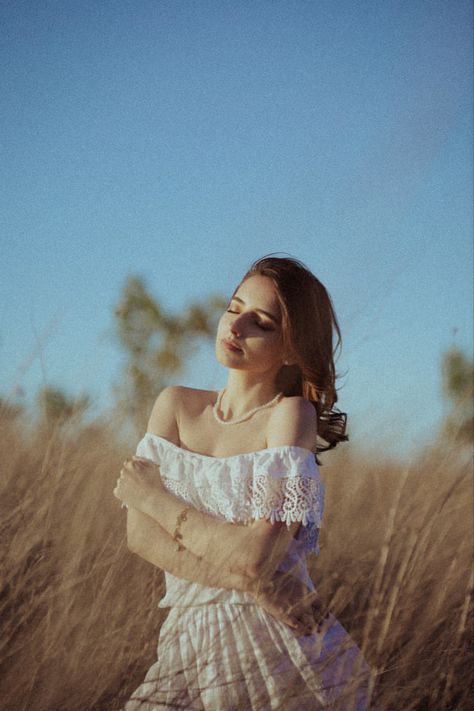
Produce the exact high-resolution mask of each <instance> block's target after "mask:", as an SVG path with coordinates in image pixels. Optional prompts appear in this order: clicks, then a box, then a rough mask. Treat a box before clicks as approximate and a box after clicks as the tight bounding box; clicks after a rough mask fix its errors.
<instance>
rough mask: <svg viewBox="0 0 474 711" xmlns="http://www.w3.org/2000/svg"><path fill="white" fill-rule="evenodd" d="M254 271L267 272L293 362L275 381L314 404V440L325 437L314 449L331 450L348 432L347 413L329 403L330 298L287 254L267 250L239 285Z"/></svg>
mask: <svg viewBox="0 0 474 711" xmlns="http://www.w3.org/2000/svg"><path fill="white" fill-rule="evenodd" d="M255 274H259V275H261V276H266V277H269V278H270V279H271V280H272V281H273V283H274V285H275V287H276V292H277V296H278V300H279V302H280V307H281V313H282V334H283V344H284V346H285V347H286V348H287V352H288V353H291V354H292V361H293V363H292V364H290V365H284V366H282V368H281V370H280V372H279V374H278V376H277V377H278V380H277V385H278V386H279V388H280V390H281V391H282V392H283V393H284V394H285V395H286V396H290V395H301V396H303V397H304V398H306V400H309V401H310V402H311V403H312V404H313V405H314V407H315V409H316V415H317V424H318V439H322V440H323V442H324V444H319V443H318V444H317V446H316V453H317V452H324V451H326V450H328V449H333V448H334V447H335V446H336V445H337V444H338V443H339V442H343V441H347V440H348V439H349V437H348V436H347V434H346V424H347V415H346V413H344V412H340V411H339V410H337V409H336V408H334V405H335V403H336V402H337V392H336V378H337V374H336V369H335V365H334V356H335V355H336V352H337V350H338V349H340V348H341V343H342V339H341V331H340V329H339V324H338V322H337V318H336V314H335V311H334V307H333V304H332V301H331V297H330V296H329V294H328V292H327V290H326V288H325V287H324V286H323V284H321V282H320V281H319V279H317V278H316V277H315V276H314V274H313V273H312V272H311V271H310V270H309V269H308V268H307V267H306V266H305V265H304V264H303V263H302V262H300V261H299V260H298V259H294V258H292V257H290V258H286V257H273V256H272V255H271V254H270V255H267V256H265V257H262V258H261V259H258V260H256V261H255V262H254V263H253V264H252V265H251V267H250V269H249V270H248V271H247V272H246V274H245V275H244V277H243V279H242V280H241V282H240V284H243V282H244V281H246V280H247V279H248V278H249V277H251V276H254V275H255ZM240 284H239V286H240ZM238 288H239V287H237V289H238ZM237 289H236V291H237ZM333 334H335V335H336V344H335V346H334V345H333ZM316 461H318V459H317V457H316Z"/></svg>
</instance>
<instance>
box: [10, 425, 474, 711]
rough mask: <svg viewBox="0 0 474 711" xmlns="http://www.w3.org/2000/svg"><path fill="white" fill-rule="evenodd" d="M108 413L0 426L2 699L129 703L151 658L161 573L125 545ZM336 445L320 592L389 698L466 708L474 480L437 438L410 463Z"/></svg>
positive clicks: (90, 705)
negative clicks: (94, 418) (100, 419)
mask: <svg viewBox="0 0 474 711" xmlns="http://www.w3.org/2000/svg"><path fill="white" fill-rule="evenodd" d="M112 432H113V428H112V427H108V426H107V425H105V424H101V425H95V426H91V427H88V428H82V429H81V428H79V427H76V428H74V427H72V426H70V427H69V428H63V430H61V429H59V428H57V429H56V430H54V429H49V430H48V429H44V428H41V427H38V428H36V429H31V430H27V429H26V428H25V425H21V423H17V424H15V422H14V421H12V420H11V419H8V418H7V417H6V418H4V419H3V420H2V421H1V422H0V438H1V443H2V454H1V459H2V475H1V481H0V488H1V493H0V528H1V541H2V554H1V561H0V573H1V585H0V618H1V626H2V634H1V641H0V706H1V708H2V709H4V710H5V711H6V710H10V709H11V710H12V711H20V710H21V709H28V710H30V709H34V710H35V711H56V710H57V711H75V710H76V709H77V710H78V711H79V710H80V711H85V710H86V709H98V710H102V709H104V710H105V709H107V710H110V711H114V710H116V709H119V708H120V706H121V705H122V704H123V702H124V701H125V700H126V699H127V698H128V697H129V695H130V693H131V692H132V691H133V690H134V689H135V688H136V687H137V686H138V684H139V683H140V682H141V681H142V680H143V676H144V674H145V672H146V670H147V669H148V667H149V666H150V665H151V664H152V662H153V661H154V660H155V654H156V643H157V639H158V632H159V628H160V624H161V621H162V619H163V615H164V614H166V611H163V610H160V609H158V608H157V603H158V601H159V599H160V597H161V595H162V594H163V576H162V573H161V571H159V570H157V569H154V568H153V567H152V566H151V565H150V564H148V563H146V562H144V561H141V560H140V559H139V558H138V557H137V556H134V555H132V554H131V553H130V552H128V550H127V548H126V542H125V529H124V523H125V514H124V511H123V510H121V509H120V506H119V502H118V501H117V500H116V499H115V498H114V497H113V495H112V490H113V488H114V485H115V480H116V478H117V476H118V471H119V469H120V466H121V462H122V461H123V459H124V457H125V456H127V455H128V454H130V451H131V448H130V446H128V447H127V446H126V444H124V443H123V442H121V443H120V442H117V441H116V439H115V438H114V435H113V434H112ZM339 449H340V450H341V451H340V452H339V451H338V450H336V451H335V452H334V453H329V454H328V455H326V457H325V460H324V461H325V464H324V466H323V467H322V475H323V479H324V481H325V486H326V508H325V519H324V527H323V534H322V540H321V551H322V552H321V556H320V557H319V558H318V559H315V560H314V561H312V562H311V572H312V575H313V579H314V580H315V583H316V586H317V588H318V590H319V592H320V593H321V595H322V597H323V599H324V600H325V601H326V602H327V603H328V604H329V605H330V608H331V609H332V611H333V612H334V613H335V614H336V616H337V617H338V618H339V619H340V621H341V622H342V624H343V625H344V626H345V627H346V629H347V630H348V631H349V632H350V633H351V635H352V636H353V638H354V639H355V640H356V641H357V642H358V643H359V644H360V645H361V646H362V647H363V649H364V652H365V654H366V657H367V659H368V661H369V663H370V664H371V666H372V667H373V669H374V675H373V679H372V682H373V700H374V704H375V705H376V707H377V708H378V709H379V711H380V710H382V711H385V710H386V709H387V710H388V709H394V710H396V711H401V710H403V711H409V710H410V709H451V708H452V709H468V708H469V709H470V708H471V705H472V695H470V688H469V680H470V674H471V663H472V656H471V648H470V642H471V635H472V617H471V608H470V606H469V601H470V594H471V592H472V576H470V573H471V554H472V528H471V518H472V480H471V468H470V465H469V463H468V464H466V463H462V462H461V461H459V460H456V459H455V457H454V453H453V452H448V451H446V450H443V451H441V450H437V449H436V448H433V449H432V450H431V451H430V452H427V453H426V456H425V457H424V458H422V459H420V461H418V462H417V463H413V464H412V465H411V466H410V467H403V466H401V465H400V464H397V463H393V462H392V463H388V462H385V463H384V462H383V460H382V458H380V460H378V461H377V458H376V457H375V456H374V455H372V456H371V457H367V456H365V457H363V456H361V455H358V456H356V455H354V454H352V455H351V454H350V452H351V446H350V445H346V446H345V447H344V445H342V446H341V447H340V448H339Z"/></svg>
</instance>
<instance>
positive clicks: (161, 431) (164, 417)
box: [147, 385, 215, 445]
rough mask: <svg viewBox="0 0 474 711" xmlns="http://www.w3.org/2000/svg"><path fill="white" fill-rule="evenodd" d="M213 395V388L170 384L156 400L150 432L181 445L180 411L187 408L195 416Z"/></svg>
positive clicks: (149, 425) (151, 417)
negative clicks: (200, 388) (201, 388)
mask: <svg viewBox="0 0 474 711" xmlns="http://www.w3.org/2000/svg"><path fill="white" fill-rule="evenodd" d="M213 397H215V393H213V391H212V390H199V389H197V388H188V387H186V386H184V385H168V386H167V387H165V388H163V390H161V392H160V393H159V395H158V397H157V398H156V400H155V404H154V405H153V409H152V411H151V415H150V419H149V420H148V427H147V430H148V432H152V433H153V434H156V435H159V436H160V437H165V438H166V439H169V440H171V441H172V442H174V443H175V444H177V445H179V444H180V437H179V418H180V412H182V411H183V409H185V411H186V413H187V414H190V415H191V416H194V415H195V414H197V413H198V412H199V411H200V410H202V408H203V406H204V405H205V404H206V403H207V402H209V401H212V398H213Z"/></svg>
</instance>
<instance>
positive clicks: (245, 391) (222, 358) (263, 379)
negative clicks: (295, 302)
mask: <svg viewBox="0 0 474 711" xmlns="http://www.w3.org/2000/svg"><path fill="white" fill-rule="evenodd" d="M263 312H265V313H263ZM267 314H269V315H267ZM272 317H273V318H272ZM222 339H229V340H231V341H234V342H235V343H236V344H237V345H238V346H240V347H241V348H242V352H236V351H232V350H230V349H228V348H226V347H225V346H224V344H223V343H222ZM216 357H217V360H218V361H219V363H221V364H222V365H224V366H226V368H228V369H229V374H228V379H227V384H226V386H225V395H224V398H223V401H222V415H223V417H224V418H225V419H229V418H232V417H238V416H239V415H241V414H242V413H244V412H247V411H248V410H250V409H252V408H253V407H256V406H258V405H261V404H263V403H265V402H268V401H269V400H271V399H272V398H273V397H274V396H275V395H276V394H277V392H278V390H277V388H276V385H275V379H276V375H277V373H278V371H279V370H280V368H281V367H282V365H283V364H284V362H285V361H286V360H288V361H289V362H291V357H290V354H288V353H286V352H285V351H284V348H283V339H282V328H281V309H280V304H279V302H278V297H277V294H276V291H275V286H274V284H273V282H272V280H271V279H270V278H269V277H266V276H261V275H259V274H255V275H253V276H251V277H250V278H249V279H247V280H246V281H244V283H243V284H241V285H240V286H239V288H238V289H237V291H236V293H235V294H234V298H233V299H232V300H231V301H230V302H229V305H228V307H227V310H226V311H225V312H224V313H223V314H222V316H221V318H220V320H219V324H218V327H217V337H216ZM237 403H238V404H237Z"/></svg>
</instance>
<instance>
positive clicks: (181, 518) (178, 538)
mask: <svg viewBox="0 0 474 711" xmlns="http://www.w3.org/2000/svg"><path fill="white" fill-rule="evenodd" d="M191 509H192V506H186V508H185V509H183V510H182V511H181V513H180V514H179V516H178V518H177V519H176V528H175V529H174V533H173V540H174V541H176V543H177V544H178V552H180V551H184V550H185V548H186V547H185V546H183V544H182V543H181V542H180V541H181V540H182V538H183V536H182V534H181V533H180V531H179V529H180V528H181V524H182V523H183V521H186V519H187V518H188V517H187V513H188V511H191Z"/></svg>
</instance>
